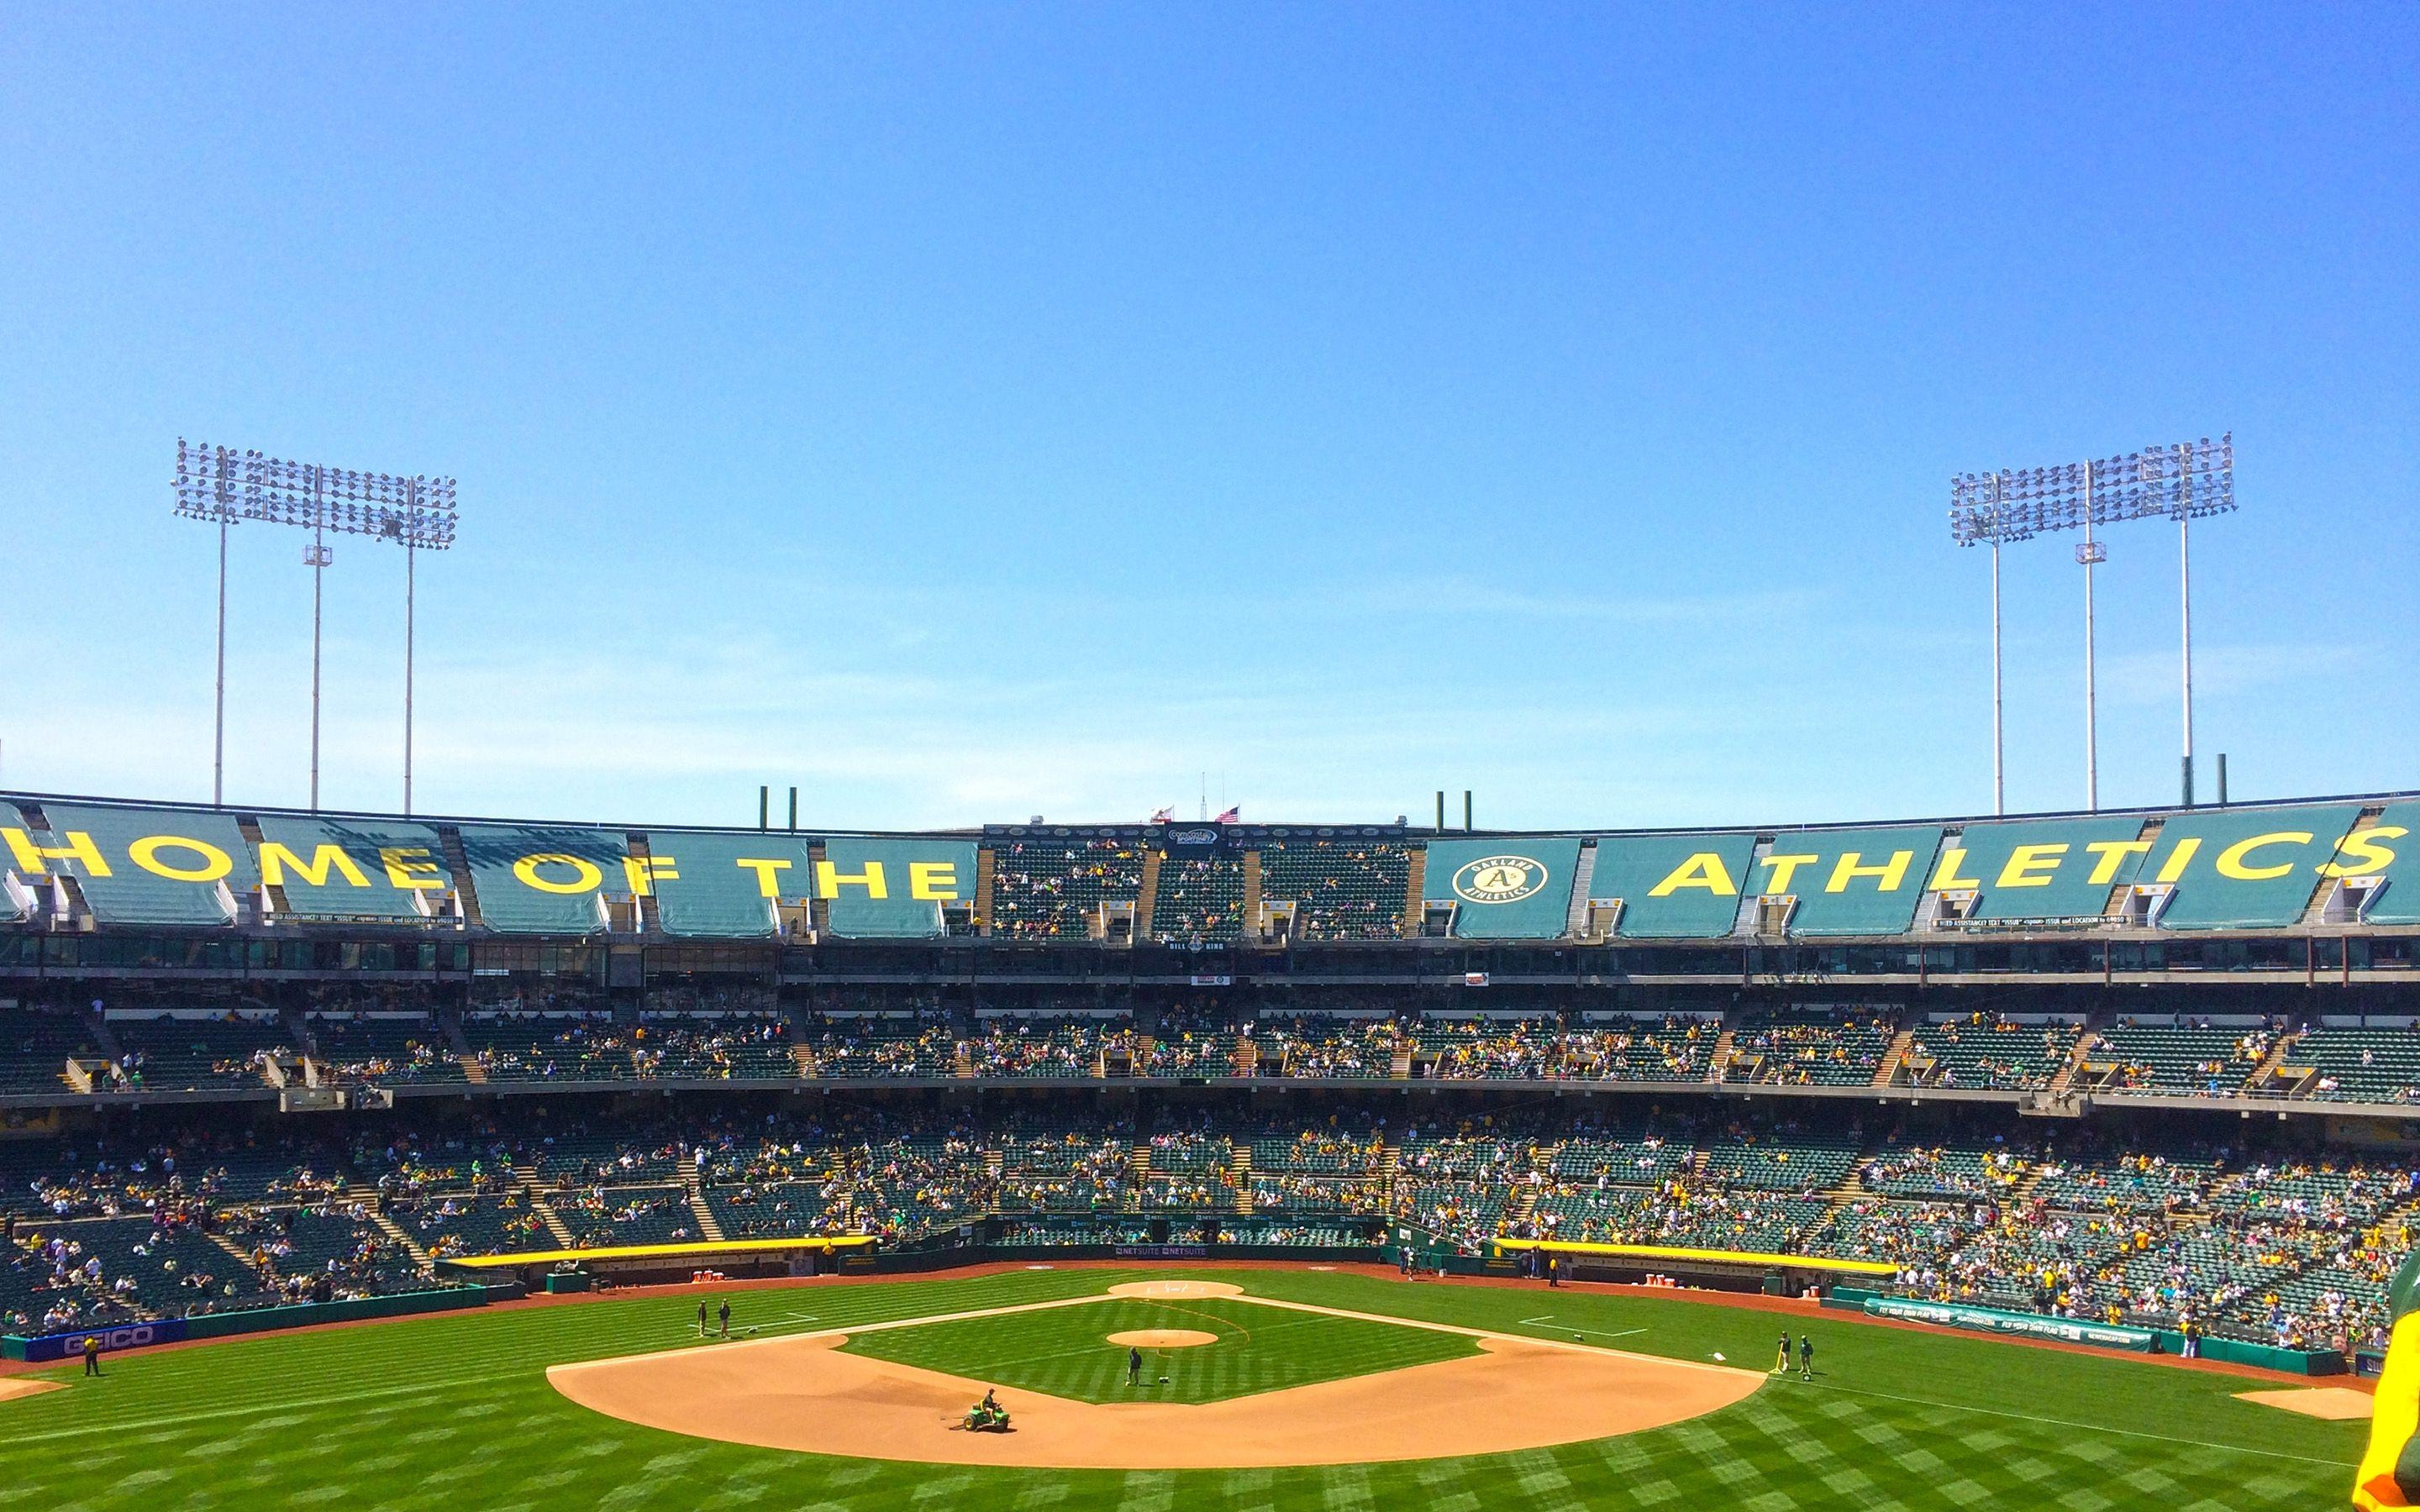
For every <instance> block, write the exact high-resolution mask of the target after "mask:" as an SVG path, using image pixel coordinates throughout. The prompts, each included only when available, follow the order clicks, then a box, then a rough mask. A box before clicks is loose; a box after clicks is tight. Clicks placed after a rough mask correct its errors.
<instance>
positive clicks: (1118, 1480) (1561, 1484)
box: [0, 1270, 2362, 1512]
mask: <svg viewBox="0 0 2420 1512" xmlns="http://www.w3.org/2000/svg"><path fill="white" fill-rule="evenodd" d="M1152 1274H1169V1273H1167V1272H1159V1273H1152V1272H1145V1271H1139V1272H1130V1273H1109V1272H1080V1273H1079V1272H1040V1273H1005V1274H1000V1275H994V1276H988V1277H983V1278H977V1279H953V1280H942V1281H929V1282H926V1281H909V1282H902V1283H897V1284H891V1285H881V1286H845V1287H823V1286H814V1287H809V1288H800V1289H796V1290H783V1291H768V1292H746V1293H737V1294H735V1295H734V1297H733V1305H734V1321H735V1323H736V1324H738V1325H741V1326H745V1325H746V1324H747V1323H748V1322H749V1320H750V1319H752V1318H769V1317H773V1316H778V1315H780V1314H784V1313H800V1312H806V1313H814V1314H817V1315H818V1319H819V1320H818V1321H815V1322H813V1323H806V1324H803V1325H799V1327H802V1328H805V1329H816V1328H825V1327H834V1326H845V1325H846V1324H847V1323H849V1322H853V1321H864V1320H876V1319H909V1318H923V1317H929V1316H931V1315H933V1314H937V1313H945V1312H954V1311H963V1310H968V1309H971V1308H975V1307H985V1306H1001V1305H1010V1304H1019V1303H1023V1302H1028V1301H1034V1300H1041V1299H1046V1298H1050V1297H1058V1296H1076V1295H1085V1294H1091V1293H1095V1292H1099V1291H1101V1290H1103V1289H1105V1288H1107V1287H1108V1286H1109V1285H1110V1284H1111V1283H1113V1282H1116V1281H1120V1280H1129V1279H1142V1278H1145V1277H1146V1276H1149V1275H1152ZM1183 1274H1187V1275H1193V1276H1199V1277H1202V1278H1204V1279H1212V1278H1216V1279H1225V1280H1232V1281H1234V1282H1237V1283H1239V1284H1241V1285H1242V1286H1244V1287H1245V1288H1247V1289H1248V1290H1249V1291H1252V1292H1254V1293H1262V1294H1268V1295H1274V1296H1283V1297H1288V1298H1293V1299H1295V1300H1298V1301H1303V1302H1308V1303H1312V1304H1320V1305H1326V1306H1336V1307H1342V1308H1347V1309H1350V1310H1354V1311H1359V1312H1369V1313H1376V1314H1381V1315H1395V1316H1404V1317H1413V1318H1424V1319H1430V1320H1433V1321H1439V1322H1446V1323H1451V1324H1455V1325H1459V1326H1465V1327H1476V1328H1484V1329H1490V1330H1496V1331H1499V1332H1504V1333H1519V1332H1523V1331H1521V1330H1519V1329H1517V1328H1516V1327H1514V1326H1513V1325H1514V1324H1516V1323H1517V1321H1518V1319H1521V1318H1524V1317H1533V1316H1535V1315H1536V1314H1537V1313H1538V1312H1539V1311H1540V1310H1541V1307H1540V1301H1541V1297H1540V1294H1539V1293H1537V1292H1536V1291H1533V1290H1528V1289H1521V1288H1459V1287H1435V1286H1430V1285H1404V1284H1403V1283H1400V1282H1396V1281H1392V1280H1386V1279H1379V1278H1375V1277H1367V1276H1361V1275H1356V1274H1352V1273H1284V1272H1243V1273H1225V1274H1223V1275H1222V1274H1220V1273H1217V1272H1211V1271H1201V1270H1196V1271H1188V1272H1185V1273H1183ZM1187 1305H1188V1306H1190V1305H1195V1304H1192V1303H1187ZM695 1306H696V1301H695V1297H694V1295H680V1294H675V1295H672V1296H651V1297H649V1296H643V1297H630V1298H617V1299H608V1300H602V1301H598V1302H594V1303H585V1304H576V1305H566V1306H554V1307H541V1308H528V1309H520V1310H514V1311H506V1312H474V1313H464V1314H458V1315H452V1316H450V1317H443V1318H437V1319H411V1320H408V1321H402V1322H397V1323H389V1324H380V1325H377V1326H373V1327H367V1328H361V1329H350V1330H343V1331H336V1332H331V1333H324V1334H318V1335H269V1336H264V1337H260V1338H255V1339H250V1340H243V1341H234V1342H229V1343H226V1344H220V1345H212V1346H209V1347H206V1348H200V1349H194V1350H183V1351H178V1352H175V1353H163V1354H154V1355H149V1356H143V1355H130V1356H126V1357H123V1358H120V1359H116V1360H113V1361H111V1362H109V1371H110V1374H109V1375H108V1376H107V1377H106V1378H104V1379H103V1380H102V1381H96V1382H89V1383H85V1382H78V1383H76V1384H75V1386H74V1389H72V1390H70V1391H66V1392H56V1393H52V1394H49V1395H47V1396H39V1397H29V1398H26V1399H24V1400H23V1401H19V1402H11V1403H6V1404H0V1506H6V1507H11V1508H13V1507H19V1506H25V1507H34V1506H39V1507H43V1508H52V1507H93V1508H111V1507H119V1506H129V1507H142V1508H153V1507H161V1508H166V1507H229V1508H235V1507H241V1508H247V1509H248V1508H253V1507H271V1506H317V1505H324V1504H330V1503H332V1502H333V1503H336V1504H356V1505H359V1504H375V1505H380V1506H391V1507H400V1508H411V1509H422V1508H425V1509H428V1512H462V1509H463V1508H465V1507H478V1508H482V1509H485V1508H490V1507H530V1508H547V1509H551V1508H558V1507H566V1506H582V1507H587V1506H612V1507H624V1508H659V1507H660V1508H667V1509H669V1508H689V1507H698V1506H732V1507H757V1506H762V1507H775V1506H781V1507H814V1508H822V1509H826V1512H841V1509H846V1512H859V1509H863V1512H876V1509H881V1508H896V1507H915V1508H931V1509H936V1512H939V1509H948V1508H954V1507H957V1506H971V1505H982V1506H1002V1507H1015V1506H1021V1505H1030V1506H1037V1507H1048V1508H1059V1509H1065V1512H1096V1509H1097V1512H1128V1509H1131V1512H1173V1509H1174V1508H1177V1507H1182V1508H1185V1509H1187V1512H1192V1509H1194V1508H1214V1509H1233V1512H1260V1509H1268V1512H1330V1509H1331V1508H1336V1509H1340V1512H1342V1509H1348V1508H1357V1507H1364V1506H1372V1507H1390V1506H1404V1507H1427V1506H1432V1505H1437V1506H1447V1507H1454V1508H1466V1509H1468V1512H1480V1509H1481V1508H1483V1507H1486V1506H1492V1505H1497V1504H1505V1503H1506V1502H1508V1501H1518V1500H1519V1490H1520V1488H1522V1486H1523V1485H1524V1484H1525V1482H1527V1483H1529V1484H1534V1485H1535V1486H1536V1487H1537V1488H1538V1494H1539V1496H1540V1499H1541V1500H1540V1504H1543V1505H1555V1506H1561V1505H1603V1506H1644V1507H1651V1508H1661V1509H1668V1512H1682V1509H1689V1508H1696V1507H1700V1506H1740V1507H1756V1508H1771V1509H1775V1512H1780V1509H1784V1508H1790V1507H1833V1506H1840V1507H1860V1508H1870V1509H1874V1512H1890V1509H1900V1508H1904V1509H1911V1512H1913V1509H1940V1508H1965V1507H1970V1506H1984V1507H1999V1506H2022V1507H2044V1508H2064V1509H2076V1512H2087V1509H2091V1508H2098V1507H2137V1506H2152V1505H2156V1506H2161V1507H2164V1508H2170V1507H2172V1508H2176V1509H2179V1512H2182V1509H2184V1508H2189V1507H2195V1506H2203V1507H2224V1508H2228V1509H2230V1512H2269V1509H2272V1508H2275V1509H2286V1508H2297V1509H2299V1508H2309V1507H2321V1506H2331V1505H2340V1504H2343V1501H2344V1497H2345V1493H2346V1490H2347V1489H2348V1488H2349V1487H2350V1481H2351V1470H2350V1465H2351V1463H2352V1461H2353V1460H2354V1458H2357V1455H2358V1452H2359V1445H2360V1442H2361V1434H2362V1428H2361V1426H2360V1425H2358V1424H2329V1423H2319V1422H2315V1421H2311V1420H2305V1419H2300V1418H2295V1417H2292V1416H2290V1415H2289V1414H2287V1413H2283V1412H2275V1411H2273V1410H2271V1409H2265V1408H2258V1407H2255V1406H2252V1405H2251V1404H2248V1403H2242V1402H2237V1401H2234V1400H2233V1398H2232V1392H2233V1391H2235V1390H2238V1389H2241V1388H2242V1385H2243V1384H2244V1383H2243V1382H2242V1381H2240V1380H2238V1379H2235V1378H2229V1377H2224V1376H2211V1375H2203V1374H2198V1373H2195V1372H2188V1371H2181V1370H2175V1369H2170V1368H2165V1367H2162V1366H2157V1365H2146V1364H2139V1363H2135V1362H2131V1361H2125V1360H2106V1359H2101V1358H2098V1357H2092V1356H2080V1355H2072V1354H2066V1353H2063V1352H2058V1351H2050V1350H2029V1349H2024V1348H2022V1347H2017V1346H2012V1345H2008V1344H2003V1343H1999V1342H1996V1341H1993V1340H1989V1339H1982V1338H1967V1337H1961V1336H1945V1335H1930V1334H1918V1333H1902V1332H1898V1331H1890V1330H1882V1329H1873V1328H1867V1327H1861V1326H1859V1325H1857V1324H1854V1323H1849V1322H1844V1321H1838V1320H1835V1319H1829V1318H1817V1319H1807V1320H1806V1321H1805V1322H1804V1323H1803V1324H1802V1322H1801V1320H1800V1319H1797V1318H1794V1317H1793V1318H1792V1319H1791V1320H1790V1321H1791V1324H1792V1331H1793V1333H1795V1332H1799V1331H1801V1330H1802V1328H1803V1329H1804V1331H1807V1332H1812V1333H1814V1334H1815V1335H1816V1340H1817V1344H1818V1360H1817V1364H1818V1366H1819V1369H1820V1370H1821V1371H1822V1372H1823V1378H1822V1379H1820V1380H1819V1381H1817V1382H1816V1383H1815V1384H1814V1385H1813V1386H1807V1385H1805V1384H1804V1383H1799V1382H1789V1383H1784V1382H1777V1381H1776V1382H1775V1383H1773V1384H1772V1385H1770V1386H1768V1387H1766V1388H1765V1389H1763V1390H1762V1391H1760V1392H1759V1393H1758V1394H1757V1395H1756V1396H1753V1397H1750V1398H1749V1399H1748V1400H1747V1401H1746V1402H1744V1403H1741V1404H1740V1405H1739V1406H1737V1407H1734V1408H1730V1409H1728V1410H1726V1411H1724V1412H1716V1413H1713V1414H1710V1415H1708V1416H1706V1417H1703V1418H1700V1419H1698V1420H1696V1421H1695V1422H1693V1423H1689V1424H1683V1425H1677V1426H1675V1427H1670V1428H1665V1429H1658V1430H1655V1431H1652V1432H1649V1433H1643V1434H1636V1435H1631V1436H1628V1437H1625V1438H1620V1439H1607V1440H1598V1441H1594V1442H1592V1443H1576V1444H1566V1445H1561V1446H1559V1447H1557V1448H1554V1449H1550V1450H1542V1451H1528V1452H1525V1453H1523V1454H1520V1455H1512V1456H1493V1457H1482V1458H1469V1459H1458V1460H1448V1461H1424V1462H1423V1461H1416V1462H1411V1463H1404V1464H1379V1465H1365V1466H1340V1467H1336V1468H1327V1469H1307V1470H1281V1471H1202V1472H1179V1473H1145V1474H1142V1475H1140V1476H1138V1475H1131V1474H1125V1473H1117V1472H1074V1473H1062V1472H992V1471H979V1470H959V1469H956V1468H954V1467H953V1468H950V1469H946V1470H944V1469H939V1468H936V1467H931V1466H924V1465H901V1464H892V1463H887V1462H882V1461H874V1460H850V1459H835V1458H816V1457H812V1456H799V1455H786V1454H780V1453H776V1452H773V1451H767V1450H755V1449H749V1448H746V1447H743V1446H739V1445H729V1444H720V1443H701V1442H700V1441H698V1440H695V1439H689V1438H683V1437H680V1436H677V1435H672V1434H665V1433H659V1432H655V1431H653V1430H650V1429H644V1428H639V1427H634V1426H632V1425H629V1424H626V1423H620V1422H616V1421H613V1420H612V1419H607V1418H601V1417H598V1416H597V1415H595V1414H593V1413H589V1412H585V1411H584V1410H582V1409H580V1408H577V1407H574V1406H573V1405H571V1404H570V1403H569V1402H567V1401H566V1400H565V1399H564V1398H563V1397H561V1396H558V1395H556V1394H555V1393H554V1392H553V1390H552V1389H551V1387H549V1386H548V1385H547V1384H546V1381H545V1367H546V1366H547V1365H551V1364H556V1363H561V1362H565V1361H571V1360H582V1359H591V1358H599V1357H603V1356H607V1355H615V1354H635V1353H644V1352H649V1351H654V1350H664V1349H667V1348H673V1347H678V1346H681V1345H682V1343H683V1341H684V1339H689V1338H693V1336H694V1334H695V1312H694V1309H695ZM1551 1306H1552V1309H1553V1311H1554V1313H1555V1317H1556V1319H1557V1321H1559V1322H1566V1321H1567V1322H1569V1323H1570V1324H1571V1325H1573V1326H1574V1327H1575V1328H1595V1329H1607V1330H1611V1329H1627V1328H1638V1327H1643V1328H1645V1329H1646V1330H1647V1332H1646V1333H1644V1334H1641V1335H1634V1336H1629V1337H1624V1338H1622V1339H1621V1340H1620V1341H1619V1343H1618V1346H1617V1347H1618V1348H1619V1349H1621V1350H1637V1351H1642V1352H1652V1353H1662V1354H1668V1355H1670V1356H1672V1357H1674V1358H1683V1359H1704V1358H1706V1357H1707V1356H1708V1355H1709V1354H1710V1353H1711V1352H1712V1351H1714V1350H1724V1351H1725V1352H1727V1353H1728V1354H1729V1355H1730V1360H1731V1362H1732V1363H1734V1364H1738V1363H1746V1364H1749V1365H1752V1366H1755V1365H1762V1364H1764V1363H1765V1362H1766V1361H1767V1360H1769V1359H1770V1358H1771V1356H1772V1350H1773V1335H1775V1333H1776V1332H1777V1330H1778V1328H1779V1326H1780V1319H1776V1318H1773V1317H1771V1316H1769V1315H1764V1314H1760V1313H1752V1312H1743V1311H1739V1310H1735V1309H1730V1308H1723V1307H1716V1306H1711V1305H1704V1304H1697V1303H1693V1302H1691V1301H1689V1300H1688V1299H1687V1298H1686V1297H1685V1296H1682V1297H1673V1298H1635V1297H1621V1296H1611V1295H1606V1294H1598V1293H1558V1294H1556V1296H1555V1298H1554V1300H1553V1303H1552V1304H1551ZM1084 1310H1085V1309H1081V1308H1078V1309H1071V1310H1070V1312H1071V1313H1072V1314H1080V1313H1082V1312H1083V1311H1084ZM1263 1316H1264V1317H1265V1316H1270V1315H1269V1314H1267V1313H1266V1312H1264V1314H1263ZM1176 1326H1185V1325H1182V1324H1178V1325H1176ZM1104 1332H1107V1331H1106V1330H1104ZM1432 1336H1435V1337H1450V1335H1432ZM1255 1337H1256V1338H1257V1337H1258V1328H1257V1325H1255ZM691 1347H695V1348H700V1349H711V1348H720V1347H721V1346H719V1345H706V1344H697V1345H693V1346H691ZM1120 1367H1121V1372H1122V1369H1123V1361H1122V1359H1121V1361H1120ZM60 1374H62V1375H64V1376H67V1377H69V1378H70V1379H71V1378H72V1375H73V1372H72V1371H71V1370H70V1371H63V1372H60ZM1833 1381H1838V1382H1840V1383H1843V1384H1846V1385H1850V1386H1854V1387H1857V1388H1860V1389H1861V1390H1860V1393H1859V1394H1857V1395H1851V1394H1849V1393H1847V1392H1843V1391H1836V1390H1825V1389H1823V1388H1824V1386H1825V1385H1826V1384H1827V1383H1830V1382H1833ZM415 1386H427V1387H428V1388H431V1389H430V1390H429V1391H428V1393H427V1395H422V1394H420V1393H418V1392H417V1391H414V1390H411V1389H409V1388H411V1387H415ZM394 1387H403V1388H407V1389H406V1390H404V1391H401V1392H398V1394H397V1395H395V1396H377V1397H367V1398H364V1399H356V1400H346V1399H343V1398H344V1397H345V1396H346V1395H347V1394H358V1393H364V1392H367V1391H378V1390H384V1389H388V1388H394ZM1865 1391H1871V1392H1874V1393H1878V1394H1889V1395H1887V1396H1884V1395H1873V1396H1869V1395H1864V1394H1863V1392H1865ZM315 1395H316V1396H317V1397H318V1399H314V1398H315ZM1899 1397H1905V1398H1910V1399H1908V1400H1900V1399H1894V1398H1899ZM1970 1404H1971V1405H1974V1406H1977V1407H1980V1408H1987V1409H1995V1410H1998V1411H1999V1412H2011V1413H2031V1414H2036V1415H2041V1416H2052V1417H2056V1418H2060V1419H2066V1420H2069V1421H2071V1422H2075V1423H2080V1424H2085V1425H2087V1426H2086V1427H2072V1428H2071V1427H2061V1426H2056V1425H2053V1424H2047V1423H2028V1422H2023V1421H2017V1420H2014V1419H2013V1418H2010V1417H2006V1416H1998V1415H1994V1416H1983V1415H1979V1414H1977V1413H1968V1412H1958V1411H1955V1410H1954V1409H1956V1408H1958V1407H1961V1406H1965V1405H1970ZM227 1409H245V1410H247V1411H246V1412H244V1414H243V1415H240V1416H228V1417H216V1418H208V1419H191V1420H178V1419H179V1416H180V1414H186V1413H192V1412H202V1411H213V1412H224V1411H225V1410H227ZM163 1419H167V1420H168V1421H161V1420H163ZM58 1427H78V1428H81V1427H93V1428H95V1429H96V1430H97V1431H94V1432H91V1433H88V1434H87V1433H80V1434H79V1435H78V1436H76V1437H75V1438H73V1439H69V1440H60V1441H51V1442H34V1443H26V1442H23V1441H21V1440H20V1439H19V1438H18V1437H17V1435H18V1434H19V1433H21V1432H23V1431H29V1430H34V1431H39V1429H42V1428H58ZM2143 1431H2151V1432H2162V1433H2169V1434H2174V1435H2176V1436H2177V1437H2179V1438H2180V1439H2183V1440H2187V1441H2192V1442H2188V1443H2166V1442H2162V1441H2154V1440H2146V1439H2142V1438H2138V1437H2134V1436H2133V1434H2135V1433H2139V1432H2143ZM2239 1445H2240V1446H2241V1447H2242V1448H2262V1449H2268V1450H2271V1451H2275V1452H2282V1453H2284V1454H2290V1455H2297V1456H2307V1457H2312V1458H2317V1459H2320V1460H2326V1461H2329V1462H2326V1463H2312V1462H2310V1460H2309V1459H2305V1458H2270V1457H2266V1456H2261V1455H2248V1454H2242V1453H2239V1452H2237V1449H2236V1447H2235V1446H2239ZM1351 1453H1352V1434H1351V1427H1350V1425H1340V1427H1339V1430H1338V1455H1339V1458H1340V1459H1342V1458H1349V1457H1350V1456H1351ZM1556 1477H1559V1478H1560V1479H1559V1481H1558V1480H1557V1479H1556ZM1857 1477H1864V1478H1865V1479H1866V1480H1869V1481H1870V1483H1871V1484H1870V1486H1868V1485H1866V1484H1864V1482H1863V1481H1861V1480H1860V1479H1858V1478H1857ZM1978 1491H1980V1492H1981V1493H1982V1494H1984V1495H1985V1497H1986V1498H1987V1499H1986V1500H1984V1501H1981V1502H1974V1501H1970V1500H1967V1499H1968V1498H1972V1497H1974V1496H1976V1495H1977V1494H1978Z"/></svg>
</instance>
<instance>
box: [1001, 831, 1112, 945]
mask: <svg viewBox="0 0 2420 1512" xmlns="http://www.w3.org/2000/svg"><path fill="white" fill-rule="evenodd" d="M1143 856H1144V842H1143V841H1140V840H1123V839H1109V838H1103V839H1093V840H1066V841H1060V840H1047V841H1045V840H1021V841H1011V842H1008V843H1005V844H1002V845H1001V846H998V847H997V848H996V849H995V850H994V852H993V858H992V883H991V927H992V933H994V934H996V935H1004V936H1008V937H1010V938H1016V939H1061V940H1080V939H1085V938H1087V937H1089V936H1091V935H1093V934H1094V933H1095V930H1094V924H1095V922H1096V921H1097V919H1098V918H1099V914H1100V906H1101V904H1103V903H1133V902H1135V901H1136V899H1137V898H1138V897H1139V896H1140V894H1141V892H1142V872H1143Z"/></svg>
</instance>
